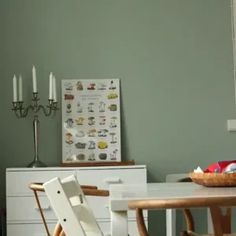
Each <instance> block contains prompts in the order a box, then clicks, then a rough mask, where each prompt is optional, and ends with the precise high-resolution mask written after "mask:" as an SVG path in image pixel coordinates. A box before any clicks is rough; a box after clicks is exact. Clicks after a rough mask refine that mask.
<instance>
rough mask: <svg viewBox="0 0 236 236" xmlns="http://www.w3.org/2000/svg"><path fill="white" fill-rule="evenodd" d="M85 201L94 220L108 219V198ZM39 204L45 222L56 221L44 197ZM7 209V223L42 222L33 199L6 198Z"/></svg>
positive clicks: (89, 197) (91, 197) (92, 197)
mask: <svg viewBox="0 0 236 236" xmlns="http://www.w3.org/2000/svg"><path fill="white" fill-rule="evenodd" d="M87 200H88V204H89V206H90V207H91V209H92V211H93V213H94V216H95V217H96V219H107V220H108V219H110V211H109V199H108V197H94V196H87ZM40 203H41V207H42V210H43V214H44V216H45V218H46V219H47V220H56V216H55V214H54V212H53V209H52V207H51V205H50V202H49V200H48V199H47V197H46V196H45V195H41V196H40ZM7 209H8V211H7V221H8V222H18V223H19V222H22V223H25V222H33V223H39V222H41V221H42V220H41V216H40V212H39V209H38V206H37V204H36V201H35V198H34V197H31V196H28V197H8V200H7ZM145 215H146V212H145ZM128 217H129V218H135V212H134V211H129V212H128Z"/></svg>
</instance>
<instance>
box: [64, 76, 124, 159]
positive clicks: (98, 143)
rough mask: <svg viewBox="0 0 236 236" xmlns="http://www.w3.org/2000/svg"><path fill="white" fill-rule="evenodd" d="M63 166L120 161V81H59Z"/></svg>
mask: <svg viewBox="0 0 236 236" xmlns="http://www.w3.org/2000/svg"><path fill="white" fill-rule="evenodd" d="M62 125H63V127H62V148H63V150H62V151H63V160H62V162H63V163H68V162H102V161H106V162H107V161H121V150H120V149H121V147H120V85H119V79H94V80H62Z"/></svg>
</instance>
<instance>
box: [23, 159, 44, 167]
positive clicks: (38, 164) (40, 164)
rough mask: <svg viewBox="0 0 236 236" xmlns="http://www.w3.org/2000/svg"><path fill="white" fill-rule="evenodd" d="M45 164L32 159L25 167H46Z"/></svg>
mask: <svg viewBox="0 0 236 236" xmlns="http://www.w3.org/2000/svg"><path fill="white" fill-rule="evenodd" d="M46 166H47V165H46V164H44V163H43V162H41V161H39V160H33V161H32V162H31V163H30V164H29V165H28V166H27V167H33V168H36V167H46Z"/></svg>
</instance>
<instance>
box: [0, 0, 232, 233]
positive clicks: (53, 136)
mask: <svg viewBox="0 0 236 236" xmlns="http://www.w3.org/2000/svg"><path fill="white" fill-rule="evenodd" d="M0 16H1V20H0V78H1V80H0V83H1V85H0V94H1V99H0V107H1V116H0V128H1V133H0V148H1V149H0V150H1V154H0V156H1V167H0V171H1V172H0V175H1V183H0V189H1V194H0V197H1V205H2V206H3V205H4V194H5V183H4V181H5V177H4V172H5V168H6V167H24V166H26V165H27V164H28V163H29V162H30V161H31V160H32V158H33V139H32V123H31V122H32V116H29V117H27V118H25V119H17V118H16V117H15V115H14V113H13V112H12V111H11V101H12V77H13V74H17V75H19V74H22V76H23V82H24V99H25V100H26V101H27V102H29V101H30V96H31V69H32V64H34V65H35V66H36V68H37V75H38V87H39V93H40V97H41V102H42V103H46V102H47V93H48V74H49V72H50V71H52V72H54V73H55V75H56V77H57V79H58V81H59V80H61V79H72V78H73V79H77V78H80V79H84V78H112V77H115V78H120V79H121V95H122V153H123V156H122V159H123V160H130V159H134V160H135V162H136V163H137V164H146V165H147V168H148V175H149V181H163V180H164V178H165V175H166V174H169V173H178V172H188V171H191V170H192V168H193V167H196V166H197V165H200V166H202V167H205V166H206V165H208V164H209V163H211V162H214V161H217V160H223V159H235V155H236V145H235V141H236V133H229V132H227V130H226V121H227V119H232V118H233V119H235V118H236V114H235V103H234V99H235V98H234V81H233V56H232V37H231V22H230V20H231V16H230V0H224V1H223V0H146V1H145V0H93V1H92V0H69V1H64V0H40V1H36V0H21V1H16V0H0ZM59 87H60V86H59V83H58V91H59ZM40 121H41V127H40V157H41V160H42V161H44V162H46V163H47V164H48V165H50V166H54V165H59V164H60V161H61V114H60V112H58V113H57V114H56V115H55V117H53V118H44V117H43V116H41V117H40ZM16 184H17V183H16ZM151 215H152V216H153V215H155V217H152V219H151V220H150V222H151V223H150V230H151V232H153V233H152V235H156V233H155V231H154V227H155V223H153V222H155V221H157V220H158V221H159V222H161V223H162V227H159V229H158V231H160V232H161V233H162V234H161V235H163V231H164V218H163V213H151ZM152 223H153V224H152Z"/></svg>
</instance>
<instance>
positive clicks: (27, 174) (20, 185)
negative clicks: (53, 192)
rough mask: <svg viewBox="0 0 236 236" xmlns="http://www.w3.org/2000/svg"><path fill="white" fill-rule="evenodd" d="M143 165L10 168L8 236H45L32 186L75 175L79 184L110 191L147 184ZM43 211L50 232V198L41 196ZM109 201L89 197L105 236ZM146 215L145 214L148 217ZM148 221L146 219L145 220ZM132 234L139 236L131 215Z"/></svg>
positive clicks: (7, 183)
mask: <svg viewBox="0 0 236 236" xmlns="http://www.w3.org/2000/svg"><path fill="white" fill-rule="evenodd" d="M146 172H147V171H146V166H144V165H131V166H112V167H46V168H8V169H7V170H6V199H7V236H15V235H18V236H43V235H46V231H45V229H44V226H43V224H42V220H41V218H40V214H39V210H38V208H37V206H36V202H35V199H34V196H33V193H32V191H31V190H30V189H29V188H28V185H29V183H31V182H45V181H47V180H49V179H51V178H53V177H56V176H57V177H62V178H63V177H66V176H68V175H71V174H75V175H76V176H77V178H78V180H79V182H80V184H88V185H96V186H97V187H98V188H102V189H109V185H111V184H117V183H140V184H141V183H146V181H147V173H146ZM40 199H41V203H42V208H43V211H44V214H45V216H46V219H47V222H48V223H49V226H50V228H51V229H53V227H54V226H55V223H56V217H55V216H54V214H53V211H52V209H51V207H50V204H49V202H48V200H47V197H46V196H45V195H44V194H42V195H41V197H40ZM108 200H109V199H108V198H107V197H94V196H93V197H90V196H88V201H89V204H90V206H91V207H92V209H93V211H94V214H95V217H96V218H97V221H98V223H99V225H100V226H101V228H102V230H103V232H104V235H105V236H108V235H110V213H109V209H108ZM145 214H146V213H145ZM145 218H146V220H147V215H146V216H145ZM129 234H130V236H137V235H138V232H137V228H136V221H135V215H134V213H133V212H131V213H130V215H129Z"/></svg>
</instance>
